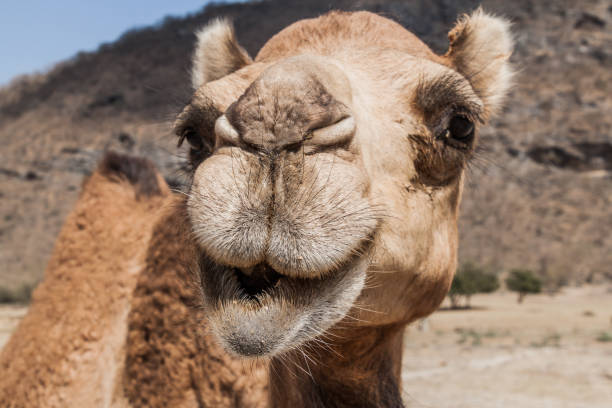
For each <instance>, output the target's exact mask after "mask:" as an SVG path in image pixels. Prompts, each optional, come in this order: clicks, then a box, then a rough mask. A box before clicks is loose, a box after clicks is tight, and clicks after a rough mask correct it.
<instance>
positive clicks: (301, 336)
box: [199, 253, 368, 357]
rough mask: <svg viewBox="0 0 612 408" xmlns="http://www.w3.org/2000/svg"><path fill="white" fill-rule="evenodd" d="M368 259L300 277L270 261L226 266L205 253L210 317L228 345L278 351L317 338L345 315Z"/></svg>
mask: <svg viewBox="0 0 612 408" xmlns="http://www.w3.org/2000/svg"><path fill="white" fill-rule="evenodd" d="M367 266H368V260H367V257H366V256H356V257H355V258H354V259H352V260H351V262H349V263H347V264H345V265H344V266H343V267H341V268H339V269H337V270H335V271H334V272H333V273H329V274H326V275H325V276H317V277H311V278H301V277H293V276H287V275H286V274H282V273H279V272H278V271H277V270H275V269H274V268H272V267H271V266H270V265H268V264H267V263H260V264H257V265H255V266H253V267H249V268H239V267H235V266H227V265H222V264H219V263H217V262H215V261H213V260H212V259H211V258H210V257H208V256H206V255H205V254H204V253H202V254H201V257H200V263H199V273H200V280H201V288H202V295H203V296H202V298H203V301H204V305H205V307H206V309H207V313H208V320H207V321H208V323H209V324H210V328H211V329H212V332H213V333H214V334H215V335H216V337H217V338H218V340H219V341H220V343H221V344H222V345H223V346H224V348H225V349H226V351H228V352H230V353H232V354H234V355H237V356H240V357H265V356H273V355H276V354H279V353H282V352H285V351H287V350H289V349H292V348H294V347H297V346H299V345H300V344H302V343H304V342H306V341H308V340H310V339H313V338H315V337H317V336H318V335H320V334H321V333H323V332H324V331H325V330H327V329H328V328H330V327H331V326H332V325H334V324H335V323H336V322H338V321H339V320H341V319H342V318H343V317H344V316H345V315H346V313H348V311H349V309H350V308H351V306H352V305H353V303H354V301H355V300H356V298H357V296H358V295H359V293H360V292H361V289H362V287H363V285H364V282H365V275H366V271H367Z"/></svg>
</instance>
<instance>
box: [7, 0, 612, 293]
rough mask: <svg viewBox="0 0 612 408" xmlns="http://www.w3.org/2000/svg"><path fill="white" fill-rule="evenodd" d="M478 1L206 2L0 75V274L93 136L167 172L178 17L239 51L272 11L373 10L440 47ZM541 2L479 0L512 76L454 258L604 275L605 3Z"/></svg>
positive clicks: (611, 256)
mask: <svg viewBox="0 0 612 408" xmlns="http://www.w3.org/2000/svg"><path fill="white" fill-rule="evenodd" d="M478 3H479V2H477V1H471V0H459V1H452V2H451V1H448V0H435V1H414V2H409V3H408V2H404V1H399V0H397V1H384V0H360V1H349V0H346V1H342V0H340V1H329V0H314V1H309V2H305V1H298V0H290V1H280V0H270V1H263V2H256V3H247V4H234V5H222V4H217V5H212V6H210V7H208V8H206V9H204V10H202V11H199V12H197V13H194V14H192V15H189V16H186V17H184V18H169V19H166V20H164V21H163V22H162V23H160V24H158V25H156V26H153V27H150V28H145V29H140V30H133V31H130V32H127V33H126V34H124V35H123V36H122V37H121V38H120V39H119V40H118V41H116V42H114V43H111V44H105V45H103V46H101V47H100V48H99V49H98V50H97V51H95V52H91V53H80V54H78V55H76V56H75V57H74V58H72V59H71V60H69V61H65V62H64V63H62V64H60V65H58V66H56V67H55V68H54V69H52V70H51V71H50V72H48V73H46V74H44V75H35V76H30V77H23V78H20V79H19V80H16V81H14V82H13V83H12V84H10V85H9V86H7V87H5V88H3V89H0V141H1V143H2V149H1V151H0V286H8V287H17V286H19V285H20V284H22V283H28V282H34V281H37V280H38V279H40V277H41V276H42V272H43V270H44V266H45V263H46V261H47V258H48V256H49V254H50V251H51V249H52V245H53V241H54V239H55V236H56V235H57V233H58V231H59V228H60V226H61V224H62V222H63V219H64V217H65V216H66V214H67V212H68V211H69V209H70V208H71V206H72V204H73V202H74V200H75V199H76V197H77V194H78V191H79V186H80V183H81V181H82V179H83V176H84V175H86V174H88V173H89V172H90V171H91V170H92V168H93V165H94V164H95V162H96V160H97V158H98V157H99V156H100V155H101V154H102V152H103V151H104V150H106V149H109V148H112V149H117V150H122V151H128V152H133V153H137V154H142V155H146V156H147V157H150V158H151V159H153V160H154V161H155V162H156V163H157V164H158V166H159V167H160V168H161V169H162V171H163V173H164V175H165V177H166V178H167V179H168V180H169V181H170V182H171V183H172V184H173V185H175V186H177V187H178V186H180V185H181V183H182V182H183V178H182V173H181V166H182V163H183V159H182V157H183V155H184V151H177V149H176V147H175V139H174V137H173V136H172V135H171V134H170V123H171V121H172V118H173V115H175V114H176V113H177V112H178V111H179V109H180V108H181V107H182V105H183V104H184V103H185V102H186V101H187V100H188V98H189V97H190V89H189V83H190V82H189V74H188V72H189V60H190V54H191V51H192V47H193V43H194V41H195V36H194V35H193V32H194V31H195V30H196V28H198V27H199V26H201V25H203V24H204V23H206V22H207V21H208V20H209V19H211V18H212V17H215V16H229V17H231V18H232V19H233V20H234V22H235V26H236V30H237V33H238V37H239V39H240V41H241V43H242V44H243V45H244V46H245V47H246V48H247V49H248V50H249V52H250V53H251V55H254V54H256V52H257V50H258V49H259V47H261V45H262V44H263V43H264V42H265V41H266V40H267V38H269V37H270V36H271V35H272V34H274V33H276V32H277V31H279V30H280V29H281V28H283V27H284V26H286V25H288V24H290V23H291V22H294V21H296V20H299V19H301V18H304V17H313V16H317V15H320V14H322V13H324V12H326V11H328V10H329V9H330V8H334V9H345V10H353V9H367V10H371V11H375V12H377V13H381V14H383V15H385V16H388V17H390V18H393V19H395V20H397V21H398V22H400V23H401V24H403V25H404V26H406V27H407V28H408V29H410V30H412V31H413V32H414V33H416V34H417V35H419V36H420V37H421V38H422V39H423V40H425V42H427V43H428V44H429V45H430V46H431V47H432V48H433V49H434V50H436V51H438V52H444V50H445V48H446V46H447V41H446V32H447V31H448V29H449V28H450V27H451V26H452V24H453V22H454V20H455V18H456V16H457V15H458V14H460V13H461V12H465V11H469V10H472V9H473V8H475V7H476V6H477V4H478ZM545 3H546V4H544V2H530V1H526V0H518V1H515V2H504V1H501V0H498V1H494V0H490V1H487V0H485V1H483V2H482V4H483V7H484V8H485V9H486V10H488V11H493V12H496V13H498V14H502V15H505V16H507V17H509V18H510V19H511V20H512V21H513V22H514V30H515V32H516V40H517V50H516V53H515V55H514V56H513V60H514V61H515V62H516V64H517V66H518V67H519V69H520V75H519V77H518V83H517V86H516V88H515V90H514V91H513V93H512V95H511V97H510V98H509V101H508V104H507V108H506V109H505V112H504V114H503V115H501V117H500V118H499V119H498V120H497V121H495V122H494V123H492V126H490V127H488V128H486V129H484V131H483V134H482V136H483V137H482V139H481V140H482V145H481V146H482V152H481V154H480V155H479V156H478V157H477V159H476V160H475V161H474V163H473V166H472V168H471V169H470V171H469V175H468V183H467V185H466V189H465V193H464V202H463V205H462V219H461V223H460V229H461V244H460V245H461V247H460V260H461V261H462V262H464V261H468V260H471V261H474V262H477V263H480V264H484V265H488V266H490V267H493V268H496V269H497V270H506V269H508V268H512V267H530V268H533V269H535V270H537V271H539V273H542V274H545V275H549V276H551V277H554V279H559V280H566V281H570V282H581V281H584V280H600V279H604V278H606V277H607V278H612V268H611V267H610V265H611V264H612V234H610V232H609V231H610V227H611V226H612V211H611V210H610V208H611V202H612V129H611V124H612V115H610V112H612V109H611V108H612V97H611V96H610V94H611V91H612V90H611V89H610V84H611V83H612V29H611V25H612V6H609V2H607V1H605V0H592V1H591V0H583V1H576V2H571V3H570V2H566V1H561V0H555V1H549V2H545ZM330 4H331V7H330Z"/></svg>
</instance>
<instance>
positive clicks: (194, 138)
mask: <svg viewBox="0 0 612 408" xmlns="http://www.w3.org/2000/svg"><path fill="white" fill-rule="evenodd" d="M182 140H187V143H189V146H191V148H192V149H193V150H202V148H203V147H204V143H203V142H202V138H201V137H200V135H199V134H198V133H197V132H196V131H195V130H193V129H187V130H185V132H183V135H182Z"/></svg>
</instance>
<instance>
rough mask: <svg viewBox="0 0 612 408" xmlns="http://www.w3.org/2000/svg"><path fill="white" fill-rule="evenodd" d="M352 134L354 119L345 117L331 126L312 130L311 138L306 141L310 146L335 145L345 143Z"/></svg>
mask: <svg viewBox="0 0 612 408" xmlns="http://www.w3.org/2000/svg"><path fill="white" fill-rule="evenodd" d="M354 134H355V118H353V117H352V116H347V117H344V118H342V119H340V120H339V121H337V122H335V123H334V124H332V125H329V126H325V127H322V128H319V129H314V130H312V131H311V137H310V138H309V139H308V140H309V141H310V142H309V143H311V144H317V145H324V146H328V145H337V144H342V143H344V142H347V141H348V140H350V139H351V138H352V137H353V135H354Z"/></svg>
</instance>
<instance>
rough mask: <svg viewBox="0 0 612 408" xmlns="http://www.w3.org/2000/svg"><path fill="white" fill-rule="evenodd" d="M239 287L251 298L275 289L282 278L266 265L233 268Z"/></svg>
mask: <svg viewBox="0 0 612 408" xmlns="http://www.w3.org/2000/svg"><path fill="white" fill-rule="evenodd" d="M234 273H235V275H236V277H237V278H238V282H239V283H240V287H241V288H242V290H243V291H244V292H245V294H246V295H247V296H249V297H251V298H255V297H257V296H258V295H260V294H262V293H264V292H266V291H268V290H270V289H271V288H273V287H275V286H276V285H277V284H278V282H279V280H280V278H281V277H282V276H281V275H280V274H279V273H278V272H276V271H275V270H274V269H273V268H272V267H270V266H269V265H268V264H265V263H264V264H259V265H256V266H253V267H251V268H234Z"/></svg>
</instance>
